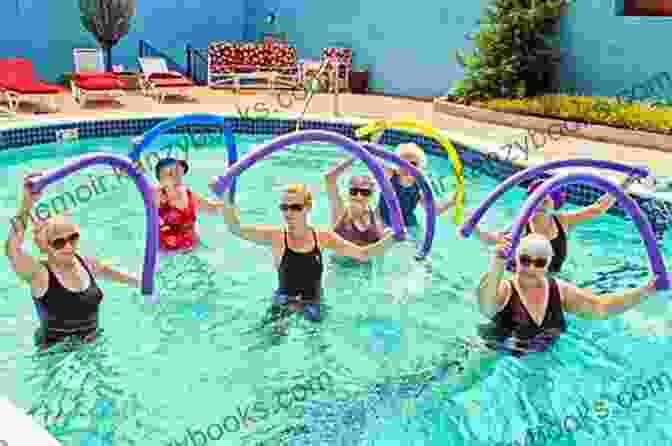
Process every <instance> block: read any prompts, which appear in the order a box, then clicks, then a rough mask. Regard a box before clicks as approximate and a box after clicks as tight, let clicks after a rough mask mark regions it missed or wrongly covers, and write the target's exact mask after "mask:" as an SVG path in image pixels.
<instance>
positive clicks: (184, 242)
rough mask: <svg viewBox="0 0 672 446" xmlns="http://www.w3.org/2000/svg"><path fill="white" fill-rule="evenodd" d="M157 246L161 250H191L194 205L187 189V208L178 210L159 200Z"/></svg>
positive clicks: (193, 230) (193, 242) (194, 219)
mask: <svg viewBox="0 0 672 446" xmlns="http://www.w3.org/2000/svg"><path fill="white" fill-rule="evenodd" d="M159 221H160V226H159V245H160V246H161V249H166V250H176V249H191V248H193V247H194V244H195V240H196V233H195V228H194V226H195V224H196V203H195V202H194V197H193V196H192V194H191V191H190V190H189V189H187V207H186V208H184V209H180V208H177V207H174V206H171V205H169V204H168V202H167V201H164V200H163V199H162V200H161V206H160V207H159Z"/></svg>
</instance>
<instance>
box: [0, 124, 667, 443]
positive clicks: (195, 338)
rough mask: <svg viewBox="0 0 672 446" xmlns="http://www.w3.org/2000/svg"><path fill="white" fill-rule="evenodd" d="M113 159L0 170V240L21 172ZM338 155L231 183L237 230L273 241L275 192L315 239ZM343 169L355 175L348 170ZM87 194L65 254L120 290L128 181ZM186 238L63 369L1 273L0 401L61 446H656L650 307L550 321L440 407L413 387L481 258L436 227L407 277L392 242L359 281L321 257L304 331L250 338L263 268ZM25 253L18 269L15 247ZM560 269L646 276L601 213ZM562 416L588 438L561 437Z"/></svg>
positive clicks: (464, 306)
mask: <svg viewBox="0 0 672 446" xmlns="http://www.w3.org/2000/svg"><path fill="white" fill-rule="evenodd" d="M81 133H83V132H80V134H81ZM170 138H171V137H170V136H168V137H166V140H170ZM270 138H271V136H270V135H245V134H242V135H239V139H238V145H239V150H240V151H241V153H246V152H247V151H249V150H250V148H251V147H253V146H254V145H255V144H258V143H261V142H264V141H267V140H269V139H270ZM163 143H165V141H162V143H161V144H163ZM129 145H130V136H120V137H114V138H86V139H82V140H80V141H78V142H70V143H64V144H53V143H52V144H43V145H38V144H34V145H32V146H31V147H30V150H25V149H24V150H11V151H9V152H5V153H3V154H2V156H0V165H1V166H2V169H3V171H4V172H3V173H4V175H3V176H2V180H0V181H1V182H2V183H1V184H0V194H1V196H2V200H3V203H4V209H5V212H6V214H5V216H6V218H7V222H8V223H7V224H8V225H9V218H10V217H11V216H13V215H14V212H15V210H16V207H17V204H18V203H17V196H16V194H17V192H18V190H19V183H20V180H21V178H22V176H23V174H24V173H25V172H26V171H27V170H36V169H37V170H39V169H45V168H51V167H56V166H58V165H59V164H60V163H62V161H63V160H65V159H67V158H69V157H72V156H76V155H78V154H81V153H84V152H87V151H92V150H101V149H102V150H111V151H114V152H117V153H120V154H125V153H127V152H128V147H129ZM224 154H225V149H224V148H223V147H207V148H201V149H199V150H198V151H196V150H194V151H191V153H190V164H191V170H190V173H189V174H188V175H187V177H186V179H185V180H186V182H187V183H188V184H189V186H190V187H191V188H193V189H194V190H196V191H199V192H201V193H206V191H207V181H208V179H209V178H210V177H211V176H213V175H219V174H221V173H222V169H223V167H224V164H225V160H224V156H225V155H224ZM343 156H344V155H343V152H342V151H340V150H338V149H337V148H335V147H331V146H328V145H312V146H311V145H308V146H302V147H297V148H294V149H292V150H289V151H286V152H281V153H278V154H275V155H273V156H272V157H271V158H269V159H268V160H265V161H262V162H260V163H259V164H258V165H257V166H255V168H253V169H250V170H248V171H246V172H245V173H244V174H243V175H242V176H241V179H240V186H239V192H238V195H237V197H238V198H237V201H238V203H239V205H240V206H241V215H242V219H243V222H259V223H261V222H263V223H280V221H281V220H280V215H279V213H278V211H277V210H276V209H277V198H278V193H277V190H278V188H279V186H281V185H282V184H283V183H286V182H289V181H303V182H306V183H308V184H311V185H315V188H314V189H315V190H317V189H318V188H319V190H320V192H319V193H318V196H317V198H316V203H315V208H314V209H313V212H312V218H311V220H312V222H313V223H314V224H324V223H326V222H327V221H328V208H327V206H328V204H327V200H326V192H325V189H324V187H323V186H321V183H322V179H321V175H322V173H323V172H324V171H325V170H326V168H327V166H328V165H330V164H331V163H333V162H334V161H336V160H337V159H342V157H343ZM357 171H360V172H364V171H363V168H362V167H361V166H359V167H358V168H357V169H355V172H357ZM430 171H431V172H432V173H433V174H434V175H435V176H438V177H440V176H447V175H449V172H450V166H449V164H448V160H446V159H445V158H442V157H438V156H430ZM105 172H107V173H108V174H111V172H110V171H109V169H104V168H102V167H99V168H95V169H90V171H87V172H86V174H89V173H90V174H92V175H98V174H103V173H105ZM86 174H81V175H73V176H72V177H69V178H68V179H66V180H65V181H64V182H63V183H62V184H59V185H54V186H52V187H50V188H49V189H48V191H47V194H45V197H44V198H43V201H49V200H50V198H51V197H53V196H55V195H56V194H59V193H63V192H65V191H72V190H74V189H76V187H77V186H78V185H81V184H83V183H89V181H90V178H89V177H88V175H86ZM466 174H467V176H466V190H467V207H475V206H477V204H478V203H479V202H480V201H481V200H482V199H483V198H484V197H485V196H486V195H487V193H488V192H489V191H491V190H492V189H493V188H494V187H495V185H496V183H497V180H495V179H493V178H489V177H485V176H477V175H475V174H474V173H473V172H470V170H469V169H467V170H466ZM115 183H116V184H115ZM107 184H108V185H110V186H109V191H108V192H106V193H104V194H98V195H96V196H94V197H93V198H92V199H90V200H89V201H87V202H86V203H81V204H80V205H78V206H77V207H76V208H74V209H73V210H72V213H73V217H74V219H75V220H76V221H77V222H78V223H80V224H81V226H82V231H83V240H82V243H81V250H82V252H86V253H95V254H96V255H97V256H99V258H101V259H103V260H107V261H111V262H113V263H114V264H115V265H117V266H120V267H122V268H125V269H130V270H131V271H133V272H136V273H139V271H140V268H141V263H142V256H143V250H144V227H145V221H144V209H143V207H142V201H141V198H140V196H139V194H138V193H137V191H136V189H135V188H134V187H133V186H132V184H131V183H130V182H128V183H126V182H120V181H118V179H116V178H115V177H114V176H112V177H110V181H109V182H107ZM112 184H115V186H114V187H113V186H111V185H112ZM522 199H523V194H522V192H521V191H520V190H517V191H513V192H510V193H508V194H507V195H506V200H503V201H502V202H501V203H499V204H498V205H497V206H496V209H495V210H493V212H492V216H490V217H488V218H486V226H488V225H492V227H498V225H497V221H500V222H501V221H506V222H508V221H510V220H511V219H512V217H513V215H514V213H515V212H517V210H518V208H519V206H520V204H521V203H522ZM419 212H422V211H419ZM420 221H423V220H422V218H421V219H420ZM199 222H200V223H199V226H200V231H201V234H202V236H203V238H204V240H205V242H206V245H207V247H206V248H204V249H203V250H201V251H199V252H198V253H196V254H194V255H188V256H179V257H175V258H173V259H171V260H170V261H168V262H162V264H161V270H160V272H159V273H158V275H157V283H156V285H157V288H159V289H160V290H162V301H161V304H159V305H158V306H146V305H144V304H143V299H142V297H140V296H138V295H137V291H136V292H133V291H130V290H127V289H126V288H124V287H118V286H116V285H111V284H109V283H105V284H104V285H103V286H104V291H105V293H106V294H105V303H104V305H103V309H102V315H101V316H102V326H103V328H104V336H103V337H102V338H101V339H100V340H99V341H97V342H96V343H95V344H92V345H89V346H85V347H83V348H81V349H79V350H77V351H75V352H70V353H68V352H63V353H54V354H49V355H40V354H37V353H36V352H35V348H34V346H33V332H34V329H35V328H36V326H37V319H36V316H35V314H34V310H33V306H32V302H31V300H30V298H29V290H28V288H27V287H25V286H22V285H20V284H19V282H18V281H17V280H16V278H15V277H14V276H13V275H12V274H10V273H9V267H8V265H7V262H6V260H4V259H3V262H4V265H3V267H2V268H0V275H1V279H2V280H1V281H0V283H2V284H3V285H2V286H4V287H5V290H4V291H5V292H4V293H2V294H1V297H0V318H2V321H3V322H2V324H1V327H2V330H3V336H2V337H0V356H1V357H2V358H3V360H2V363H1V364H2V370H1V371H0V374H1V375H0V376H1V378H0V385H1V386H2V388H0V392H1V393H2V394H4V395H7V396H9V397H10V399H12V400H13V401H15V402H16V403H17V404H18V405H19V406H20V407H23V408H26V409H29V411H30V413H31V414H32V415H33V417H34V418H35V419H36V420H37V421H38V422H39V423H40V424H42V425H44V426H45V427H47V428H48V430H49V431H50V432H51V433H52V435H54V436H55V437H56V438H57V439H59V441H61V443H62V444H63V445H65V446H76V445H93V444H96V445H98V444H109V445H115V446H116V445H126V444H129V445H130V444H142V445H174V446H178V445H190V446H191V445H193V446H204V445H205V444H208V445H229V444H255V443H257V442H260V441H262V440H265V439H270V441H269V442H266V443H265V444H291V445H298V444H306V445H321V444H325V445H326V444H339V445H341V444H343V445H346V444H347V445H350V444H353V445H354V444H356V445H360V444H371V445H373V444H375V445H387V444H390V445H392V444H394V445H397V444H418V445H427V444H429V445H434V444H436V445H445V444H450V445H453V444H454V445H463V444H464V445H473V444H477V445H480V444H483V445H493V444H509V443H512V444H516V443H515V441H518V442H519V443H520V444H521V445H522V444H531V445H536V444H539V445H541V444H565V443H566V444H580V445H589V444H594V443H595V442H596V440H599V441H600V442H601V443H605V444H637V445H646V444H647V442H650V444H654V443H655V444H665V441H668V442H669V441H670V440H669V439H670V438H671V437H672V433H671V432H670V428H669V427H668V423H667V422H666V421H667V419H669V415H670V414H669V410H670V409H669V405H665V403H664V402H665V401H666V400H667V399H668V398H669V397H670V395H672V382H670V385H667V386H666V385H662V386H657V387H656V389H657V391H656V393H655V394H654V393H653V391H651V392H649V393H651V395H648V396H647V397H646V398H644V397H642V398H640V397H639V396H640V395H641V394H642V392H641V391H639V389H640V388H641V387H638V386H644V387H645V388H647V386H648V387H650V388H651V389H653V387H654V385H653V384H650V383H651V382H652V381H651V380H652V379H655V378H656V377H661V376H663V375H661V373H664V372H665V371H666V370H667V369H668V365H667V357H668V356H670V354H672V348H671V347H670V345H669V343H668V342H667V340H668V337H667V336H669V334H670V331H671V330H672V326H670V325H669V324H668V323H667V321H666V319H665V316H664V314H665V311H666V310H667V303H666V298H665V296H663V293H661V294H660V295H659V296H657V297H656V298H654V299H651V300H650V302H648V303H646V304H644V305H641V306H640V307H638V308H637V309H635V310H632V311H630V312H629V313H627V314H626V315H624V316H622V317H619V318H615V319H612V320H609V321H585V320H577V319H575V318H573V317H571V316H569V317H568V320H569V330H568V332H567V333H566V334H565V335H564V337H563V340H562V341H561V342H559V343H558V344H557V345H556V347H554V348H553V350H552V351H551V352H549V353H545V354H540V355H533V356H531V357H529V358H527V359H526V360H525V361H519V360H515V359H513V358H511V359H507V360H503V361H499V363H498V364H497V366H496V368H495V369H494V370H492V371H491V372H490V373H489V374H488V375H487V376H486V377H485V378H484V379H483V381H482V382H481V383H480V384H479V385H477V386H475V387H473V388H472V389H470V390H468V391H466V392H463V393H456V392H455V389H454V388H453V386H451V383H450V376H445V377H444V378H442V379H430V378H431V374H428V373H427V370H431V369H432V367H433V366H435V365H436V363H437V362H439V361H440V360H442V359H445V358H448V359H460V358H462V357H463V356H465V355H467V354H469V355H470V354H472V352H473V350H474V343H473V337H474V336H475V333H476V327H477V325H478V324H479V323H481V322H483V320H482V319H481V317H480V315H479V313H478V309H477V306H476V300H475V296H474V293H473V289H474V287H475V286H476V284H477V283H478V279H479V276H480V274H481V273H482V272H483V271H484V270H485V269H486V268H487V265H488V261H489V253H488V252H487V251H485V250H484V249H483V248H482V246H481V245H480V243H478V242H477V241H475V240H471V239H470V240H466V241H460V240H457V239H456V237H455V227H454V226H453V225H452V223H451V222H450V217H447V216H446V217H442V218H440V219H439V222H438V228H437V233H436V239H435V243H434V248H433V250H432V254H431V255H430V258H429V259H428V260H427V261H425V262H423V263H418V262H415V261H414V260H412V258H413V256H412V254H414V253H415V247H414V246H413V245H412V244H410V243H405V244H400V245H398V246H395V247H394V248H392V250H391V252H390V253H388V254H387V255H386V256H385V258H384V259H382V260H379V261H376V262H374V263H373V264H372V265H371V266H363V267H357V268H353V267H352V266H348V265H343V264H341V263H338V262H335V261H333V260H331V259H330V260H329V261H328V262H327V265H328V266H327V269H326V275H325V302H326V304H327V306H328V308H329V312H328V316H327V318H326V320H325V321H324V322H323V323H322V324H320V325H319V326H317V327H316V326H314V325H313V324H311V323H308V322H306V321H304V320H299V319H290V321H289V324H288V326H287V327H286V329H285V331H286V334H285V335H278V334H277V333H275V334H274V333H271V332H270V330H267V329H263V328H258V325H259V322H260V320H261V318H262V316H263V314H264V312H265V311H266V309H267V307H268V304H269V302H268V300H269V296H270V294H271V292H272V290H273V289H274V287H275V285H276V275H275V273H274V272H273V270H272V267H271V258H270V255H269V253H268V251H267V250H265V249H263V248H259V247H256V246H254V245H252V244H248V243H246V242H243V241H240V240H238V239H234V238H232V237H231V236H230V235H229V234H228V232H227V231H226V227H225V226H224V225H223V223H222V222H221V217H216V216H203V217H201V218H199ZM26 246H30V247H31V252H35V251H34V250H33V249H32V244H31V243H27V244H26ZM666 254H667V253H666ZM566 265H567V266H566V268H565V269H566V276H567V277H569V278H571V279H572V280H574V281H575V282H576V283H579V284H581V285H584V286H595V287H598V288H601V289H604V290H609V289H614V288H613V287H615V288H616V289H619V288H622V287H625V286H628V285H638V284H639V283H640V282H641V281H642V279H643V277H642V275H643V274H644V275H645V274H646V268H647V263H646V256H645V251H644V248H643V244H642V243H641V241H640V239H639V235H638V233H637V232H636V231H635V229H634V227H633V226H632V225H631V224H629V223H628V222H627V221H624V220H622V219H620V218H618V217H616V216H611V215H608V216H605V217H602V218H599V219H597V220H596V221H594V222H593V223H589V224H585V225H582V226H580V227H578V228H576V229H575V231H574V233H573V235H572V237H571V242H570V256H569V259H568V261H567V263H566ZM670 373H672V371H670ZM656 382H657V381H656ZM661 382H663V383H667V381H666V379H662V378H661ZM301 389H305V391H303V390H301ZM277 395H280V397H279V398H280V399H279V400H278V399H277V398H278V397H277ZM623 395H625V396H623ZM631 395H632V396H631ZM302 399H305V402H301V400H302ZM628 402H629V403H630V404H627V403H628ZM279 406H284V407H279ZM586 408H587V409H586ZM261 409H266V412H264V411H263V410H261ZM270 412H273V415H266V416H264V415H263V414H264V413H266V414H268V413H270ZM587 412H590V414H587ZM245 414H247V417H245ZM605 414H606V416H605ZM255 417H256V422H253V421H251V420H250V418H255ZM569 417H574V418H575V419H579V421H580V419H581V418H588V419H589V421H587V422H583V421H580V422H581V423H582V427H581V428H580V429H579V430H578V432H576V433H572V434H570V433H567V430H572V429H565V427H568V426H572V423H573V421H571V420H570V422H565V421H566V420H567V419H569ZM262 418H263V420H262ZM234 420H237V421H238V422H237V424H236V422H235V421H234ZM554 420H559V421H554ZM558 423H559V425H560V426H561V428H560V430H558V429H557V425H558ZM563 423H564V425H563ZM215 425H216V427H215ZM540 426H542V427H540ZM553 426H555V430H554V427H553ZM528 430H529V432H528ZM228 431H230V432H228ZM542 431H543V432H549V434H548V436H549V437H550V438H549V439H548V440H543V441H542V440H541V439H540V438H542V436H541V434H540V432H542ZM208 435H209V437H208ZM525 437H529V438H528V439H527V440H525ZM609 442H611V443H609Z"/></svg>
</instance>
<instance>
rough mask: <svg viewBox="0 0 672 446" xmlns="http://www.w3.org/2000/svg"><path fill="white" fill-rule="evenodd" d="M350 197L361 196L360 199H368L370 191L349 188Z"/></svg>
mask: <svg viewBox="0 0 672 446" xmlns="http://www.w3.org/2000/svg"><path fill="white" fill-rule="evenodd" d="M350 195H352V196H353V197H354V196H355V195H361V196H362V197H368V196H370V195H371V191H370V190H369V189H360V188H358V187H352V188H350Z"/></svg>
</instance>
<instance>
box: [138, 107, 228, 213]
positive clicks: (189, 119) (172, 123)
mask: <svg viewBox="0 0 672 446" xmlns="http://www.w3.org/2000/svg"><path fill="white" fill-rule="evenodd" d="M178 125H218V126H221V127H223V129H224V139H225V141H226V149H227V158H228V163H229V166H231V165H233V164H234V163H235V162H236V161H238V150H237V149H236V141H235V138H234V137H233V130H232V127H231V125H230V124H229V123H227V122H226V119H225V118H223V117H221V116H217V115H212V114H208V113H196V114H191V115H184V116H179V117H177V118H174V119H169V120H166V121H163V122H160V123H159V124H157V125H155V126H154V127H152V128H151V129H149V130H148V131H146V132H145V133H143V134H142V136H140V138H139V139H138V141H137V142H136V143H135V145H134V147H133V150H131V152H130V153H129V154H128V157H129V158H130V159H131V160H132V161H138V158H139V157H140V154H141V153H142V151H143V150H145V149H146V148H147V147H149V146H150V145H151V144H152V142H153V141H154V140H155V139H156V138H157V137H159V135H161V134H162V133H164V132H166V131H168V130H171V129H173V128H175V127H177V126H178ZM235 196H236V181H234V182H233V184H232V185H231V190H230V191H229V201H230V202H231V203H235Z"/></svg>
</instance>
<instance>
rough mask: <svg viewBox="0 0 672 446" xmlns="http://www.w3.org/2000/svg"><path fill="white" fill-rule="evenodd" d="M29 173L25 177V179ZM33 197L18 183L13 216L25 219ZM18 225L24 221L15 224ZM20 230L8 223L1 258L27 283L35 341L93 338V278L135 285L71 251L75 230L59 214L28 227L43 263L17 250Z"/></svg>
mask: <svg viewBox="0 0 672 446" xmlns="http://www.w3.org/2000/svg"><path fill="white" fill-rule="evenodd" d="M31 176H36V175H30V176H28V177H27V178H30V177H31ZM38 199H39V195H37V194H33V193H32V192H31V190H30V188H29V186H28V184H27V183H25V181H24V188H23V198H22V203H21V209H19V212H18V213H17V215H30V211H31V209H32V207H33V204H34V203H35V201H36V200H38ZM20 221H25V219H24V220H20ZM25 229H26V228H25V226H19V225H14V226H13V229H12V231H11V232H10V235H9V238H8V239H7V242H6V243H5V255H6V256H7V258H8V259H9V261H10V263H11V265H12V268H13V270H14V272H15V273H16V275H17V276H18V277H19V278H20V279H22V280H25V281H26V282H28V283H29V284H30V287H31V291H32V297H33V301H34V302H35V306H36V307H37V311H38V315H39V316H40V319H41V324H42V326H41V328H40V329H39V330H38V332H37V333H36V341H37V344H38V345H39V346H40V348H41V349H46V348H48V347H50V346H52V345H54V344H56V343H59V342H62V341H65V340H66V339H68V338H70V337H74V338H77V339H79V340H81V341H83V342H90V341H92V340H94V339H95V338H96V334H97V332H98V309H99V306H100V303H101V302H102V300H103V292H102V290H101V289H100V288H99V287H98V283H97V281H96V278H97V277H105V278H109V279H111V280H113V281H115V282H119V283H123V284H127V285H129V286H131V287H139V286H140V281H139V280H138V279H136V278H135V277H132V276H130V275H128V274H126V273H123V272H120V271H116V270H115V269H113V268H112V267H110V266H108V265H104V264H102V263H99V262H98V261H97V260H96V259H95V258H93V257H83V256H80V255H79V254H78V253H77V246H78V241H79V236H80V230H79V227H78V226H77V225H75V224H73V223H71V222H69V221H68V220H67V219H66V218H65V217H64V216H62V215H61V216H56V217H52V218H49V219H46V220H44V221H42V222H41V223H40V224H38V225H36V226H35V227H34V228H33V240H34V241H35V244H36V245H37V246H38V248H39V249H40V251H41V252H42V253H43V254H46V256H47V258H46V261H41V260H38V259H35V258H33V257H31V256H29V255H27V254H26V253H24V252H23V249H22V245H23V240H24V232H25Z"/></svg>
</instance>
